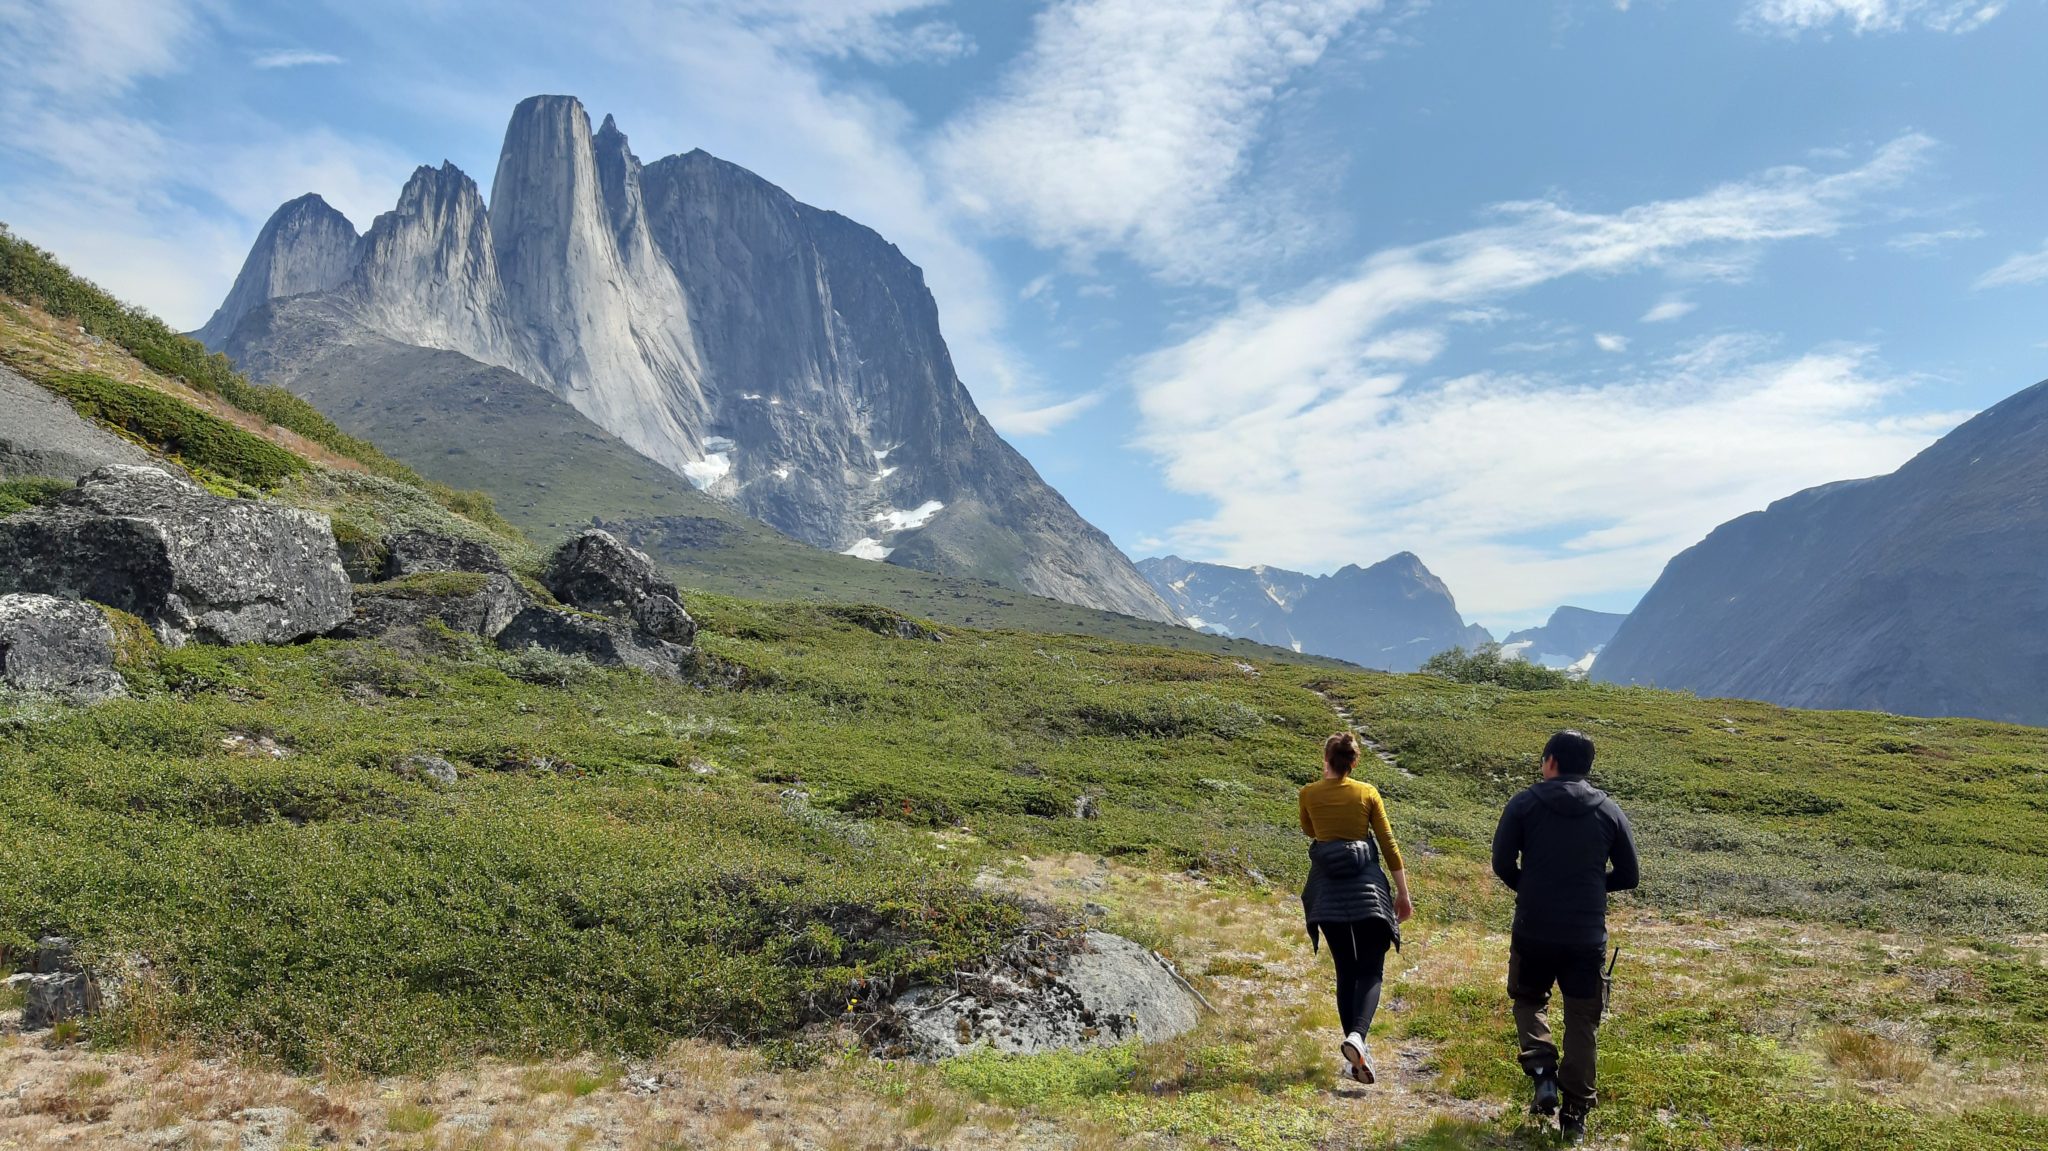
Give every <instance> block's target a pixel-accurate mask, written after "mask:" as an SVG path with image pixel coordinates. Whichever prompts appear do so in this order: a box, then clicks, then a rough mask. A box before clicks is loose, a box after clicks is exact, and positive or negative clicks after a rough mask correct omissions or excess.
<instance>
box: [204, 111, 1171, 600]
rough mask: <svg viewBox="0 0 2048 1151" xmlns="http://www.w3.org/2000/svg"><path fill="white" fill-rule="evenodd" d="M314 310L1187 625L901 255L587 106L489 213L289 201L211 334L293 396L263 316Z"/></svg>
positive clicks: (732, 475)
mask: <svg viewBox="0 0 2048 1151" xmlns="http://www.w3.org/2000/svg"><path fill="white" fill-rule="evenodd" d="M316 241H317V246H316V243H315V242H316ZM302 249H303V250H302ZM308 293H313V294H317V295H319V297H320V298H321V300H322V301H323V303H326V304H328V305H330V307H329V308H328V310H327V314H334V313H337V312H338V313H341V314H344V315H345V316H346V317H347V318H348V319H349V320H350V321H351V322H352V323H354V324H356V325H360V328H361V329H362V330H363V331H364V332H365V333H368V334H373V335H375V336H379V337H382V338H385V339H390V340H396V341H399V342H401V343H405V344H412V345H416V346H420V347H427V348H439V349H446V350H450V351H457V352H461V353H463V354H464V355H466V356H469V357H471V358H473V359H476V360H479V361H482V362H483V363H486V364H490V365H494V366H497V367H503V368H507V369H509V370H511V371H514V372H517V373H518V374H520V375H522V376H524V377H526V378H527V379H529V380H531V381H533V382H534V383H536V384H538V385H540V386H542V387H545V388H547V389H548V390H550V391H552V392H554V393H555V394H556V395H558V396H560V397H562V398H563V399H564V400H567V401H568V402H569V403H570V404H572V405H574V406H575V407H576V408H577V409H578V410H579V411H581V412H583V413H584V414H585V415H586V416H588V417H589V418H590V419H591V420H592V421H593V422H595V423H597V424H598V425H599V426H601V427H603V428H605V429H606V430H608V431H610V432H612V433H613V434H615V435H617V436H618V437H619V438H621V439H623V440H625V441H626V442H627V443H628V444H630V445H632V446H633V447H634V448H635V449H637V450H639V451H640V452H642V453H644V454H645V455H647V456H648V457H649V458H651V459H654V460H656V461H657V462H659V463H661V464H663V465H665V466H667V467H669V468H670V469H671V470H673V471H676V472H678V473H680V474H682V475H683V476H685V477H687V478H688V479H689V480H690V482H691V483H693V484H695V485H696V486H697V487H699V488H700V489H702V490H704V491H706V492H708V493H710V494H712V495H714V496H718V497H720V498H723V499H726V500H728V501H730V502H732V503H734V504H735V505H737V506H738V507H739V508H741V509H742V510H744V511H746V512H747V513H748V514H750V515H752V516H755V517H756V518H759V519H761V520H764V521H766V522H767V523H769V524H772V525H774V526H775V527H777V528H780V529H782V530H783V531H785V532H788V533H789V534H791V535H793V536H795V537H796V538H798V539H801V540H803V541H805V542H807V543H811V544H814V545H816V546H819V547H826V548H831V549H833V550H835V551H847V552H850V553H852V554H855V555H860V556H864V557H867V558H871V559H886V560H888V561H889V562H893V563H899V564H905V565H907V566H912V567H920V568H925V569H927V570H935V571H943V572H946V573H947V574H957V575H966V576H978V577H981V578H985V579H989V580H992V581H994V582H996V583H1001V584H1005V585H1008V586H1011V587H1015V588H1019V589H1021V590H1025V591H1030V592H1034V593H1037V594H1040V595H1046V596H1051V597H1054V598H1058V599H1063V600H1067V601H1069V602H1073V603H1079V604H1085V605H1088V606H1092V607H1102V608H1108V609H1110V610H1114V611H1121V612H1126V613H1129V614H1132V615H1138V616H1143V617H1147V618H1152V619H1169V620H1170V619H1173V618H1174V616H1173V613H1172V611H1171V610H1170V609H1169V608H1168V607H1167V606H1166V604H1165V603H1164V602H1163V601H1162V600H1161V599H1160V598H1159V597H1158V596H1157V595H1156V594H1155V593H1154V592H1153V590H1152V588H1151V587H1150V586H1149V585H1148V584H1147V583H1146V582H1145V581H1144V579H1143V578H1142V577H1141V576H1139V575H1138V573H1137V571H1136V569H1134V568H1133V567H1132V566H1131V564H1130V562H1129V561H1128V560H1127V559H1125V557H1124V556H1123V554H1122V553H1121V552H1119V551H1118V550H1117V549H1116V547H1115V546H1114V545H1113V544H1112V543H1111V542H1110V541H1109V539H1108V538H1107V537H1106V536H1104V535H1103V534H1102V533H1101V532H1100V531H1098V530H1096V529H1095V528H1094V527H1093V526H1092V525H1090V524H1089V523H1087V521H1085V520H1083V519H1082V518H1081V517H1080V516H1079V515H1078V514H1076V513H1075V512H1074V510H1073V509H1072V508H1071V507H1070V506H1068V504H1067V503H1066V501H1065V500H1064V499H1062V498H1061V497H1060V495H1059V493H1057V492H1055V491H1054V490H1053V489H1052V488H1051V487H1050V486H1048V485H1046V484H1045V483H1044V482H1043V481H1042V480H1041V479H1040V478H1039V476H1038V475H1037V473H1036V472H1035V471H1033V470H1032V468H1031V466H1030V464H1029V463H1027V462H1026V461H1025V460H1024V459H1023V457H1022V456H1019V455H1018V454H1017V453H1016V452H1015V451H1014V450H1013V449H1011V448H1010V446H1009V445H1008V444H1006V443H1004V442H1003V440H1002V439H1001V437H999V436H997V435H996V434H995V432H994V431H993V430H992V429H991V428H990V427H989V426H988V424H987V422H986V421H985V420H983V419H982V417H981V414H980V413H979V411H977V410H976V408H975V406H974V402H973V400H972V399H971V398H970V397H969V395H968V393H967V390H966V388H965V387H964V386H963V385H962V384H961V382H960V379H959V377H958V376H957V375H955V373H954V369H953V363H952V358H951V356H950V355H949V354H948V352H947V350H946V345H945V340H944V338H943V337H942V336H941V335H940V332H939V324H938V311H937V307H936V305H935V303H934V301H933V299H932V297H931V293H930V292H929V291H927V290H926V288H925V284H924V277H923V274H922V273H921V272H920V271H919V270H918V269H917V267H916V266H915V265H913V264H911V263H910V262H909V261H908V260H907V259H905V258H904V257H903V254H902V253H901V252H899V251H898V250H897V249H896V247H895V246H894V245H892V244H890V243H889V242H888V241H886V240H884V239H883V238H882V237H880V236H878V235H876V234H875V233H874V232H872V231H870V230H869V229H867V228H864V227H862V226H860V225H858V224H856V223H854V222H852V221H850V220H847V219H846V218H844V217H842V216H839V215H837V214H836V213H832V212H826V211H820V210H818V209H816V208H812V207H810V206H808V205H805V204H800V203H798V202H797V201H795V200H793V199H791V198H790V197H789V195H788V194H786V193H784V192H783V191H782V190H781V189H779V188H777V187H775V186H774V185H772V184H770V183H768V182H767V181H765V180H762V179H761V178H760V177H758V176H755V175H754V174H753V173H751V172H748V171H746V170H745V169H742V168H739V167H737V166H735V165H732V164H728V163H725V162H724V161H721V160H718V159H715V158H713V157H711V156H709V155H706V154H705V153H703V152H692V153H689V154H688V155H682V156H671V157H668V158H667V159H664V160H659V161H656V162H655V163H653V164H650V165H647V166H646V167H644V168H643V167H642V165H641V163H640V161H639V160H638V158H636V157H635V156H634V155H633V153H632V150H631V149H630V148H629V147H628V145H627V141H626V137H625V135H624V134H623V133H621V132H620V131H619V130H618V127H617V126H616V125H615V124H614V123H613V122H612V120H611V119H610V118H609V117H607V118H606V119H605V121H604V123H603V125H602V126H601V127H600V128H599V129H598V130H597V131H596V132H594V133H593V132H592V131H591V129H590V122H589V119H588V117H587V116H586V115H585V113H584V110H583V108H582V106H581V105H580V104H579V103H577V102H576V101H575V100H574V99H571V98H569V97H561V96H539V97H535V98H533V99H531V100H527V101H526V102H524V103H522V104H521V105H520V106H519V108H518V109H517V110H516V111H515V112H514V114H513V119H512V123H511V126H510V128H508V130H507V132H506V136H505V146H504V150H503V152H502V154H501V156H500V159H499V162H498V169H497V174H496V177H495V179H494V180H493V182H492V186H491V199H490V203H489V205H488V207H486V205H485V203H484V200H483V198H482V196H481V195H480V194H479V192H478V190H477V187H476V184H475V183H474V181H472V180H470V178H469V177H468V176H466V175H464V174H463V173H462V172H460V171H458V170H457V169H456V168H454V167H453V166H452V165H448V164H444V165H442V166H441V167H440V168H438V169H432V168H425V167H423V168H420V169H419V170H418V171H417V172H415V173H414V175H413V178H412V180H411V182H410V183H408V184H407V185H406V188H405V191H404V193H403V194H402V195H401V196H400V199H399V204H398V207H397V208H396V209H395V210H394V211H391V212H387V213H385V214H384V215H382V216H379V217H378V218H377V220H376V222H375V223H374V224H373V225H372V226H371V228H370V230H369V232H368V234H366V235H364V236H363V237H361V239H360V240H358V239H357V237H356V235H355V232H354V229H353V228H351V227H349V225H348V221H346V220H345V219H342V218H341V217H340V215H339V214H338V213H335V212H334V211H333V210H332V209H331V208H328V207H327V206H326V205H325V204H324V203H321V202H320V201H319V199H318V198H317V197H307V198H305V199H303V200H298V201H294V202H293V203H292V204H288V205H286V206H285V207H284V208H282V209H280V210H279V213H278V216H277V217H276V218H274V219H273V220H272V222H271V224H270V225H269V226H267V227H266V228H265V229H264V231H263V234H262V236H261V237H259V239H258V242H257V246H256V249H255V250H254V251H252V252H251V253H250V256H249V260H248V264H247V265H246V266H245V268H244V270H243V273H242V276H241V278H240V279H238V280H237V282H236V286H235V290H234V292H233V293H231V294H230V296H229V298H228V300H227V301H226V302H225V303H223V304H222V306H221V309H220V311H219V312H217V313H216V314H215V316H214V318H213V319H212V320H211V321H209V322H208V325H207V327H206V328H205V329H203V330H202V332H201V335H202V338H204V339H205V340H206V342H207V343H208V344H209V346H212V347H216V348H220V349H222V350H225V351H227V352H228V353H229V354H230V355H232V356H234V357H235V358H236V359H238V360H240V361H243V362H245V363H246V364H251V365H258V366H259V367H260V370H262V371H264V372H265V373H267V374H269V375H270V376H271V377H272V378H274V379H276V380H278V381H279V382H284V383H289V377H290V374H291V368H292V363H291V360H292V355H293V353H292V352H291V350H290V349H292V348H294V347H298V346H300V345H301V344H302V343H303V341H298V340H295V339H294V338H293V337H292V335H291V333H289V332H284V331H280V330H279V328H278V325H279V324H280V323H288V322H289V313H283V314H280V315H278V316H267V315H265V316H257V315H252V312H255V311H256V310H257V309H259V308H260V306H261V305H262V304H263V303H264V301H266V300H268V299H273V298H276V297H280V296H288V295H303V294H308ZM244 317H250V318H251V323H250V324H247V325H244V324H243V323H242V321H243V319H244ZM321 338H322V339H323V340H326V339H331V338H332V337H331V335H330V334H329V333H328V332H327V331H326V330H325V329H323V334H322V337H321ZM392 386H403V382H402V381H394V382H393V385H392ZM507 466H508V467H516V466H517V462H516V461H507Z"/></svg>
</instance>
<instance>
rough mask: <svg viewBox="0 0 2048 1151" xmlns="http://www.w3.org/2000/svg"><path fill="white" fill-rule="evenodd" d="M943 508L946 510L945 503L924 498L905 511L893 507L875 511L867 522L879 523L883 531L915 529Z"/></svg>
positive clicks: (929, 520)
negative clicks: (921, 501)
mask: <svg viewBox="0 0 2048 1151" xmlns="http://www.w3.org/2000/svg"><path fill="white" fill-rule="evenodd" d="M944 510H946V505H945V504H942V503H940V502H939V501H937V500H926V501H925V502H923V503H921V504H919V505H917V506H916V507H914V508H912V509H910V510H909V511H907V512H906V511H899V510H897V509H895V508H891V509H889V510H888V511H885V512H876V513H875V514H874V515H873V516H870V517H869V522H870V523H878V524H881V525H882V530H883V531H884V532H907V531H915V530H916V529H918V528H921V527H923V526H924V525H926V524H928V523H930V522H931V519H932V517H933V516H935V515H938V514H939V513H940V512H942V511H944Z"/></svg>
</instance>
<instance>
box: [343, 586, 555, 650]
mask: <svg viewBox="0 0 2048 1151" xmlns="http://www.w3.org/2000/svg"><path fill="white" fill-rule="evenodd" d="M532 603H533V601H532V599H531V598H530V597H529V596H528V595H527V594H526V589H524V588H522V587H520V586H519V581H518V580H515V579H513V578H512V577H511V576H509V575H504V574H493V575H485V574H482V573H477V572H425V573H420V574H416V575H412V576H407V577H403V578H400V579H397V580H393V581H391V582H388V583H381V584H369V585H366V586H360V587H357V588H356V589H355V607H354V615H353V617H352V618H351V619H350V620H349V621H348V622H347V623H344V624H342V625H341V626H340V627H338V628H335V629H334V631H332V632H330V633H329V634H331V635H333V636H334V637H335V638H337V639H373V638H375V637H377V636H383V635H389V634H391V633H392V632H394V631H399V630H402V629H405V628H419V627H423V626H425V625H426V624H428V623H429V622H438V623H440V624H442V625H443V626H445V627H447V628H449V629H450V630H452V631H458V632H464V633H466V634H469V635H479V636H482V637H484V638H485V639H496V638H497V637H498V634H499V633H500V632H502V631H504V630H505V628H506V626H507V625H508V624H510V623H511V622H512V621H513V619H514V618H516V617H517V616H518V615H519V613H520V612H522V611H525V610H526V609H527V608H528V607H530V606H532Z"/></svg>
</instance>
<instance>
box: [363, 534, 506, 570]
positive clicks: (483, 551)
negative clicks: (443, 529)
mask: <svg viewBox="0 0 2048 1151" xmlns="http://www.w3.org/2000/svg"><path fill="white" fill-rule="evenodd" d="M421 572H483V573H486V574H492V575H510V574H511V573H512V569H511V568H509V567H507V566H506V564H505V560H504V558H503V557H501V556H499V555H498V549H496V548H494V547H492V546H491V545H489V544H487V543H482V542H480V541H478V540H470V539H463V538H462V537H460V536H444V535H441V534H439V533H437V532H429V531H422V530H420V529H418V528H413V529H411V530H408V531H402V532H399V533H398V534H397V535H394V536H392V537H391V538H390V539H388V540H385V541H384V578H385V579H387V580H394V579H398V578H400V577H401V576H409V575H418V574H419V573H421Z"/></svg>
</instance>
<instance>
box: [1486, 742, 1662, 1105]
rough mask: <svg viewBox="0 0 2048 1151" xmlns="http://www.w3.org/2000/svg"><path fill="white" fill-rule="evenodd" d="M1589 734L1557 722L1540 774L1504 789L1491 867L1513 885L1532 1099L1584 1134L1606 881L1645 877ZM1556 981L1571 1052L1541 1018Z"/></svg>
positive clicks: (1517, 992)
mask: <svg viewBox="0 0 2048 1151" xmlns="http://www.w3.org/2000/svg"><path fill="white" fill-rule="evenodd" d="M1592 770H1593V741H1592V740H1590V739H1588V738H1586V736H1585V734H1584V733H1582V732H1577V731H1560V732H1558V733H1557V734H1556V735H1553V736H1551V737H1550V742H1549V743H1547V744H1545V745H1544V746H1543V781H1542V782H1541V783H1538V784H1535V785H1534V786H1532V787H1528V788H1525V789H1524V790H1523V791H1522V792H1521V793H1520V794H1519V795H1517V796H1515V797H1514V798H1513V799H1511V800H1509V801H1508V805H1507V808H1506V810H1504V811H1502V812H1501V813H1500V827H1499V828H1498V829H1497V830H1496V831H1495V832H1494V833H1493V873H1494V874H1495V875H1498V876H1500V881H1501V882H1502V883H1505V884H1507V885H1508V887H1509V888H1511V889H1513V891H1514V893H1515V927H1514V933H1513V935H1512V936H1511V937H1510V941H1509V944H1508V998H1509V999H1511V1000H1513V1001H1514V1008H1515V1030H1516V1032H1517V1033H1518V1035H1519V1038H1520V1041H1521V1051H1522V1070H1523V1071H1524V1072H1526V1073H1528V1075H1529V1078H1531V1079H1533V1080H1535V1084H1536V1098H1535V1104H1534V1106H1533V1108H1532V1110H1534V1111H1535V1112H1536V1113H1538V1114H1541V1115H1548V1114H1550V1113H1551V1112H1553V1111H1556V1110H1558V1105H1559V1098H1558V1096H1559V1092H1560V1090H1562V1093H1563V1107H1564V1110H1563V1114H1562V1115H1560V1116H1559V1117H1558V1130H1559V1132H1560V1133H1561V1134H1563V1135H1564V1137H1565V1138H1566V1139H1567V1140H1569V1141H1571V1142H1573V1143H1577V1142H1579V1141H1580V1140H1583V1139H1584V1138H1585V1135H1586V1113H1587V1112H1588V1111H1591V1110H1592V1109H1593V1104H1594V1102H1595V1096H1594V1093H1593V1068H1594V1035H1595V1033H1596V1032H1597V1031H1598V1030H1599V1028H1600V1012H1601V1009H1602V1007H1603V1003H1602V999H1603V998H1604V996H1603V995H1602V985H1603V976H1602V974H1601V970H1600V969H1601V966H1602V961H1603V960H1605V959H1606V956H1607V893H1608V892H1610V891H1627V890H1629V889H1630V888H1632V887H1634V886H1635V885H1636V883H1637V881H1638V880H1639V879H1640V878H1641V876H1640V873H1639V871H1638V869H1637V865H1636V841H1635V833H1634V832H1633V831H1632V830H1630V828H1629V825H1628V817H1627V816H1625V815H1623V814H1622V813H1621V808H1619V807H1617V806H1615V803H1614V801H1613V800H1612V799H1609V798H1607V793H1606V792H1604V791H1601V790H1600V789H1599V788H1596V787H1594V786H1593V785H1592V784H1590V783H1588V782H1586V775H1587V773H1589V772H1591V771H1592ZM1552 984H1555V985H1556V986H1557V988H1558V990H1559V991H1560V992H1562V993H1563V997H1564V1058H1563V1059H1562V1060H1560V1059H1559V1058H1558V1051H1557V1045H1556V1044H1555V1043H1553V1042H1551V1038H1550V1023H1549V1021H1548V1020H1547V1019H1545V1018H1544V1012H1545V1010H1546V1009H1547V1008H1548V1007H1549V1006H1550V988H1551V985H1552Z"/></svg>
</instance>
